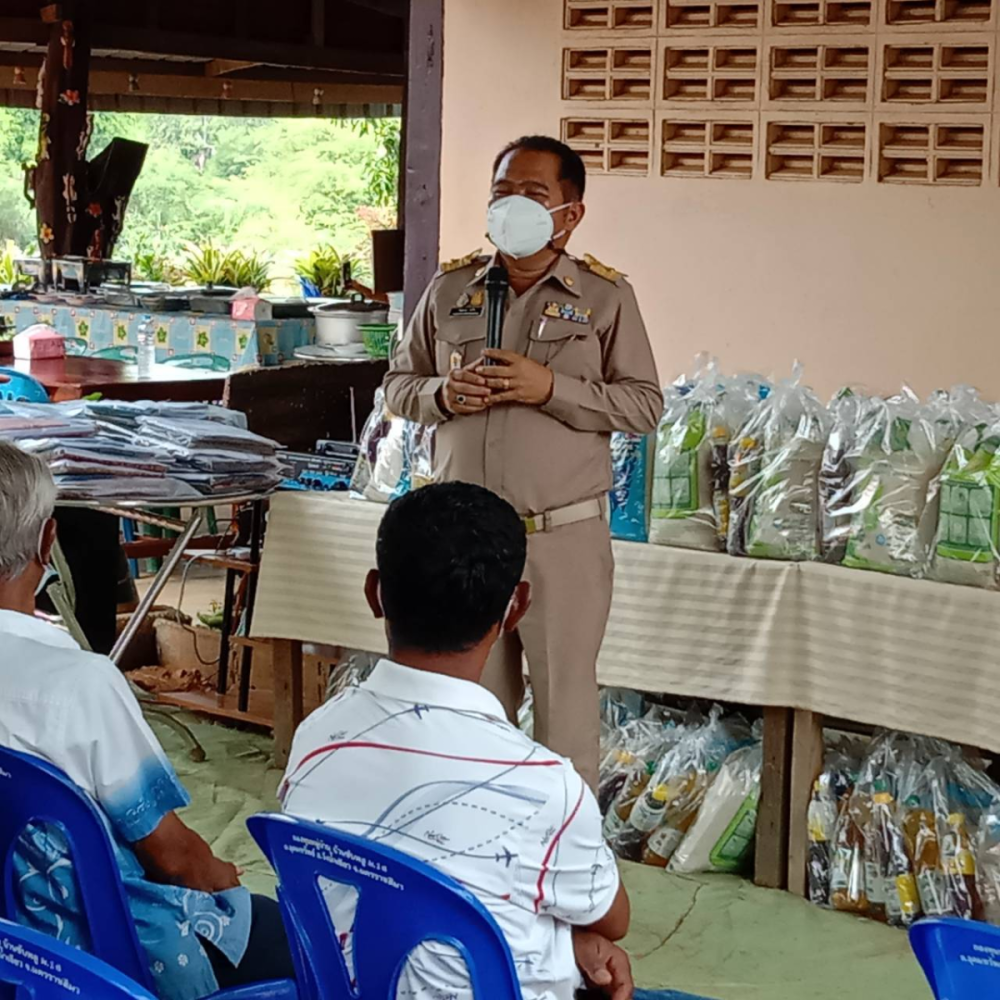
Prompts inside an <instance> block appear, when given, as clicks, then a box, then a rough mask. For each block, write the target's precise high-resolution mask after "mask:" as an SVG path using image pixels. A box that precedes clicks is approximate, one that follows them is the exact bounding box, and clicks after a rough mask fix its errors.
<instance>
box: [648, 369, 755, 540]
mask: <svg viewBox="0 0 1000 1000" xmlns="http://www.w3.org/2000/svg"><path fill="white" fill-rule="evenodd" d="M750 392H751V389H750V382H749V377H748V379H747V381H746V382H745V383H744V382H740V381H729V382H727V381H726V380H724V379H723V378H722V377H721V375H720V373H719V369H718V366H717V364H716V363H715V362H714V361H711V362H708V363H707V364H703V365H702V366H701V367H700V368H699V370H698V372H697V373H696V376H695V378H694V380H693V383H692V384H691V385H690V387H689V386H688V384H686V383H685V384H683V385H678V384H676V383H675V385H674V386H671V387H670V388H668V389H667V390H665V391H664V410H663V417H662V418H661V420H660V425H659V427H658V428H657V431H656V440H655V444H654V454H653V486H652V497H651V500H650V525H649V540H650V541H651V542H653V543H654V544H657V545H673V546H677V547H680V548H688V549H704V550H707V551H718V550H719V549H721V548H724V537H725V536H724V525H725V524H726V523H727V522H728V516H729V512H728V485H729V460H728V450H729V441H730V438H731V436H732V432H733V427H734V426H738V425H739V424H740V423H742V421H743V419H744V418H745V416H746V413H747V412H748V411H749V409H750V406H751V396H750ZM720 525H721V526H722V527H720Z"/></svg>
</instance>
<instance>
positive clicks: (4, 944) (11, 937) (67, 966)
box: [0, 920, 156, 1000]
mask: <svg viewBox="0 0 1000 1000" xmlns="http://www.w3.org/2000/svg"><path fill="white" fill-rule="evenodd" d="M2 983H10V984H11V986H8V987H7V988H4V987H3V986H2V985H0V997H3V998H4V1000H6V998H7V997H9V996H11V995H13V996H14V997H16V998H21V997H23V998H25V1000H28V998H31V1000H66V998H67V997H68V996H78V997H82V998H86V1000H156V998H155V997H154V996H153V994H152V993H150V992H149V991H148V990H145V989H143V987H141V986H140V985H139V984H138V983H136V982H133V981H132V980H131V979H129V978H128V976H123V975H122V974H121V973H120V972H119V971H118V970H117V969H113V968H111V966H110V965H108V964H107V963H106V962H102V961H101V960H100V959H97V958H92V957H91V956H90V955H87V954H85V953H84V952H82V951H79V950H78V949H76V948H71V947H70V946H69V945H65V944H63V943H62V942H61V941H56V940H55V938H50V937H49V936H48V935H46V934H40V933H39V932H38V931H33V930H31V929H30V928H29V927H19V926H18V925H17V924H12V923H11V922H10V921H9V920H0V984H2ZM11 987H13V988H11Z"/></svg>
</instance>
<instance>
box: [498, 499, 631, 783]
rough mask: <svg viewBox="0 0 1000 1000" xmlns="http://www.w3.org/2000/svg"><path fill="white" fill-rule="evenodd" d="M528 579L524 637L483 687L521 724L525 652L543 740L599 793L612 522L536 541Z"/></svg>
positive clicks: (502, 650) (516, 638)
mask: <svg viewBox="0 0 1000 1000" xmlns="http://www.w3.org/2000/svg"><path fill="white" fill-rule="evenodd" d="M525 578H526V579H527V581H528V582H529V583H530V584H531V607H530V608H529V609H528V613H527V614H526V615H525V616H524V619H523V620H522V621H521V624H520V626H519V627H518V630H517V632H516V633H510V634H505V635H504V636H502V637H501V639H500V641H499V642H498V643H497V645H496V647H495V648H494V650H493V653H492V655H491V656H490V659H489V662H488V663H487V664H486V671H485V673H484V674H483V684H484V685H485V686H486V687H487V688H489V689H490V690H491V691H492V692H493V693H494V694H495V695H496V696H497V697H498V698H499V699H500V701H501V702H502V703H503V706H504V709H505V710H506V712H507V717H508V718H509V719H510V720H511V721H512V722H516V720H517V710H518V708H519V706H520V704H521V701H522V700H523V698H524V671H523V667H522V652H523V654H524V656H525V657H526V658H527V661H528V674H529V676H530V678H531V689H532V693H533V695H534V707H535V739H536V740H537V741H538V742H539V743H541V744H543V745H544V746H547V747H549V748H550V749H552V750H554V751H555V752H556V753H558V754H561V755H562V756H564V757H569V758H570V760H572V761H573V764H574V765H575V766H576V769H577V770H578V771H579V772H580V774H581V775H582V776H583V778H584V779H585V780H586V781H587V782H588V783H589V784H590V786H591V787H592V788H596V787H597V771H598V757H599V752H600V750H599V743H600V731H601V726H600V706H599V698H598V693H597V654H598V652H599V651H600V648H601V643H602V642H603V640H604V630H605V627H606V626H607V622H608V612H609V611H610V609H611V588H612V585H613V580H614V558H613V556H612V554H611V537H610V534H609V532H608V525H607V522H606V521H604V520H603V519H601V518H592V519H591V520H589V521H580V522H578V523H577V524H567V525H565V526H564V527H561V528H555V529H554V530H552V531H546V532H540V533H539V534H535V535H529V536H528V565H527V569H526V571H525Z"/></svg>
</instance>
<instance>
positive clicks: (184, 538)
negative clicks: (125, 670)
mask: <svg viewBox="0 0 1000 1000" xmlns="http://www.w3.org/2000/svg"><path fill="white" fill-rule="evenodd" d="M203 516H204V515H203V514H202V512H201V511H200V510H197V509H196V510H194V511H192V513H191V520H190V521H189V522H188V526H187V527H186V528H185V529H184V530H183V531H182V532H181V534H180V535H179V536H178V538H177V541H176V542H175V543H174V547H173V548H172V549H171V550H170V553H169V554H168V555H167V557H166V558H165V559H164V560H163V565H162V566H161V567H160V571H159V572H158V573H157V574H156V576H155V577H154V578H153V582H152V583H151V584H150V587H149V590H147V591H146V593H145V595H144V596H143V598H142V600H141V601H140V602H139V606H138V607H137V608H136V609H135V611H134V612H132V617H131V618H130V619H129V623H128V625H126V626H125V628H124V630H123V631H122V634H121V635H120V636H118V641H117V642H116V643H115V645H114V648H113V649H112V650H111V659H112V661H113V662H114V663H116V664H117V663H120V662H121V659H122V657H123V656H124V654H125V650H126V649H128V647H129V644H130V643H131V642H132V640H133V639H134V638H135V636H136V633H138V631H139V629H140V628H141V627H142V623H143V622H144V621H145V620H146V618H147V617H148V615H149V612H150V611H151V610H152V607H153V605H154V604H155V603H156V599H157V598H158V597H159V596H160V594H161V593H162V592H163V588H164V587H165V586H166V585H167V581H168V580H169V579H170V575H171V574H172V573H173V571H174V568H175V567H176V566H177V564H178V563H179V562H180V561H181V557H182V556H183V555H184V550H185V549H186V548H187V545H188V543H189V542H190V541H191V539H192V538H194V536H195V532H196V531H197V530H198V529H199V528H200V527H201V522H202V518H203Z"/></svg>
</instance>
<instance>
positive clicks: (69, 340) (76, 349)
mask: <svg viewBox="0 0 1000 1000" xmlns="http://www.w3.org/2000/svg"><path fill="white" fill-rule="evenodd" d="M63 340H64V341H65V342H66V353H67V354H69V355H72V356H74V357H82V356H83V355H84V354H86V353H87V351H89V350H90V344H88V343H87V341H85V340H84V339H83V337H63Z"/></svg>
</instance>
